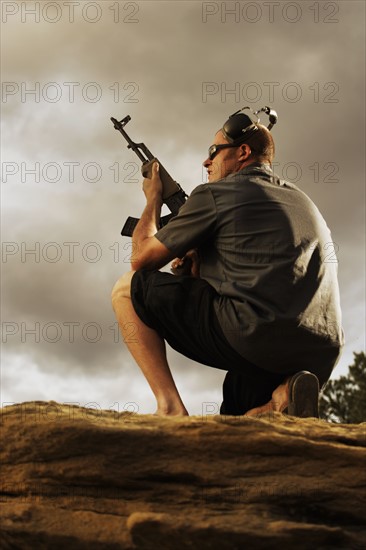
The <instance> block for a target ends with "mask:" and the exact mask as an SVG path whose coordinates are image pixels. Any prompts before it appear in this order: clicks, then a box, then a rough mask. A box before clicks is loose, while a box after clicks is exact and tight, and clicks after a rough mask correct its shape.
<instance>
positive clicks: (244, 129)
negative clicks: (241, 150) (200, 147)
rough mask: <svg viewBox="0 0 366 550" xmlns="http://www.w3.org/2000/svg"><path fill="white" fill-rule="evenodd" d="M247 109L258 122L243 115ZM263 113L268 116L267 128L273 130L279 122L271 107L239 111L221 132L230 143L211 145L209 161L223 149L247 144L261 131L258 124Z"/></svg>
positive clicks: (230, 117)
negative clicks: (260, 114)
mask: <svg viewBox="0 0 366 550" xmlns="http://www.w3.org/2000/svg"><path fill="white" fill-rule="evenodd" d="M245 109H249V110H250V111H251V113H252V115H254V116H255V117H256V119H257V120H256V121H254V120H252V119H251V118H250V117H249V116H248V115H246V114H244V113H242V111H244V110H245ZM262 112H264V113H265V114H266V115H268V117H269V124H268V126H267V128H268V130H271V128H272V127H273V126H274V125H275V124H276V122H277V120H278V116H277V113H276V111H274V110H273V109H271V108H270V107H262V109H258V111H253V110H252V109H251V107H243V108H242V109H239V111H236V113H233V114H232V115H230V116H229V118H228V119H227V121H226V122H225V124H224V125H223V127H222V128H221V132H222V133H223V135H224V137H225V139H227V141H228V142H229V143H224V144H220V145H211V147H210V148H209V150H208V157H209V159H210V160H213V159H214V158H215V156H216V155H217V153H218V152H219V151H220V150H221V149H226V148H228V147H238V146H239V145H241V144H242V143H245V142H246V141H247V140H248V139H249V138H250V137H251V136H252V135H254V134H255V132H257V131H258V130H259V128H258V124H259V122H260V119H259V116H258V113H262Z"/></svg>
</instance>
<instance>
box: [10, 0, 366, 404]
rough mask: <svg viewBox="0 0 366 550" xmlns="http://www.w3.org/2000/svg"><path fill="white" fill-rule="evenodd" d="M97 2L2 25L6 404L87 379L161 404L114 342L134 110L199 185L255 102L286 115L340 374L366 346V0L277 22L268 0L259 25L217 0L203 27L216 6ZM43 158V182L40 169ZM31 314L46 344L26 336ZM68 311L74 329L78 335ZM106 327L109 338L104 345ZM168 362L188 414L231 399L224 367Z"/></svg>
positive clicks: (287, 165) (285, 157) (133, 164)
mask: <svg viewBox="0 0 366 550" xmlns="http://www.w3.org/2000/svg"><path fill="white" fill-rule="evenodd" d="M11 4H15V3H11ZM23 4H24V3H23ZM30 4H31V3H28V5H30ZM53 4H55V3H53ZM57 4H58V5H59V7H60V9H62V10H65V6H64V3H62V2H58V3H57ZM81 4H82V3H81ZM96 4H98V5H99V6H100V9H101V10H102V17H101V19H100V20H99V21H97V22H95V23H91V22H88V21H87V20H85V17H84V18H83V16H82V15H81V11H79V10H81V9H82V5H83V6H85V3H84V4H82V5H81V6H80V7H79V8H78V9H77V7H76V6H75V17H74V22H69V20H68V16H67V12H65V11H62V17H61V19H60V21H58V22H56V23H53V24H52V23H49V22H47V21H46V20H45V18H44V17H42V15H41V17H40V22H39V23H35V22H34V21H33V20H32V18H31V17H30V16H29V17H27V18H26V22H24V23H22V22H21V19H20V11H19V13H18V15H14V16H10V15H9V17H8V20H7V21H6V22H4V23H3V70H2V77H3V81H4V82H5V83H6V84H5V85H6V86H7V87H6V88H5V89H4V88H3V91H4V90H5V92H7V93H8V95H7V96H5V100H4V96H3V103H2V114H3V119H4V122H3V135H4V136H6V140H5V139H4V140H3V154H2V157H3V176H4V166H5V170H7V172H6V173H7V174H8V178H7V181H6V182H3V209H2V215H3V227H4V229H3V240H4V242H5V243H7V244H5V246H6V247H7V248H6V249H5V252H7V253H8V255H7V257H6V259H7V261H6V262H5V260H4V258H3V264H2V268H3V269H2V271H3V312H2V317H3V322H6V323H8V324H7V325H6V327H5V328H6V331H7V332H6V340H7V341H6V343H5V344H4V367H3V383H4V388H5V389H4V398H5V399H4V400H15V401H16V400H25V399H33V398H35V397H37V396H38V397H39V398H45V399H47V398H51V397H52V396H55V398H57V399H58V400H65V401H66V400H67V399H69V396H71V397H73V396H78V398H79V399H82V398H83V397H84V396H83V392H82V390H80V389H81V388H85V387H87V388H88V390H87V391H86V393H87V394H88V395H89V396H91V397H92V398H93V399H94V400H97V401H98V399H99V400H100V401H101V402H103V403H104V406H106V407H108V406H109V405H108V402H109V401H112V400H115V401H116V400H118V401H123V402H128V401H129V400H132V394H133V395H134V396H135V397H136V395H139V396H140V397H141V401H142V402H143V403H145V405H144V404H143V403H142V405H141V406H142V408H143V407H144V406H147V405H146V403H148V404H149V405H148V406H150V405H151V403H152V401H149V400H150V399H151V398H150V397H148V396H149V389H148V388H147V385H146V383H145V382H144V380H143V378H142V375H141V374H140V373H139V372H138V371H137V367H135V366H134V364H133V361H132V360H131V358H130V357H129V354H128V352H127V350H126V349H125V347H124V346H123V344H122V343H121V342H120V343H115V342H114V335H115V332H114V328H113V324H114V323H115V321H114V316H113V313H112V310H111V307H110V303H109V294H110V289H111V287H112V286H113V284H114V282H115V280H116V279H117V278H118V276H119V275H121V274H122V273H123V272H124V271H126V270H127V269H128V268H129V265H128V252H129V251H128V241H127V240H124V239H122V238H121V237H120V236H119V231H120V228H121V225H122V223H123V221H124V219H125V218H126V216H127V215H129V214H132V215H138V214H139V213H140V212H141V210H142V208H143V205H144V201H143V195H142V192H141V189H140V183H136V182H131V181H128V179H129V178H130V179H131V178H132V179H133V180H134V179H137V180H140V177H139V174H138V170H139V166H138V165H137V158H136V159H135V158H134V155H133V154H132V152H131V151H128V150H127V148H126V146H125V143H124V142H123V141H122V139H121V137H120V135H119V134H117V133H116V132H115V131H114V129H113V127H112V124H111V122H110V121H109V117H110V116H115V117H117V118H119V117H123V116H125V115H126V114H130V115H131V116H132V121H131V122H130V123H129V126H128V130H129V131H130V133H131V136H132V137H133V138H134V139H135V140H137V141H139V140H142V141H145V142H146V144H147V145H148V146H149V147H150V148H151V149H152V151H153V152H155V153H156V154H157V155H158V156H159V157H160V160H161V161H162V162H163V163H164V164H165V165H166V167H167V168H168V169H169V171H171V172H172V173H173V174H174V176H175V177H176V178H177V179H178V180H179V181H180V182H181V183H182V184H183V186H184V187H185V189H186V190H187V191H188V192H190V191H191V190H192V189H193V187H194V186H195V185H196V184H198V183H201V182H202V181H203V178H204V174H203V171H202V167H201V165H200V163H201V162H202V160H203V159H204V158H205V155H206V151H207V146H208V145H209V144H210V143H211V140H212V137H213V134H214V133H215V131H216V130H217V129H218V128H219V127H220V125H221V124H222V123H223V122H224V120H225V119H226V118H227V116H228V115H229V114H231V113H232V112H234V111H235V110H237V109H239V108H240V107H242V106H244V105H246V104H249V105H252V106H253V107H255V108H259V107H262V106H263V105H266V104H272V105H273V106H274V107H275V108H276V109H277V111H278V113H279V124H278V126H277V127H275V129H274V130H273V134H274V136H275V139H276V145H277V158H276V160H277V162H278V165H277V166H276V170H277V172H278V173H279V174H280V175H285V176H287V177H289V178H290V179H291V178H292V179H294V180H295V181H296V183H297V184H298V185H299V186H300V187H301V188H302V189H303V190H304V191H305V192H306V193H307V194H309V196H310V197H311V198H312V199H313V200H314V202H315V203H316V204H317V205H318V207H319V208H320V210H321V211H322V213H323V214H324V216H325V218H326V220H327V222H328V225H329V227H330V228H331V230H332V235H333V240H334V242H335V244H336V245H337V254H338V258H339V275H340V284H341V295H342V305H343V315H344V325H345V330H346V335H347V346H346V349H345V353H344V356H343V358H342V360H341V362H340V364H339V367H337V370H336V374H337V373H338V374H339V373H342V372H345V369H346V366H347V365H348V364H349V363H350V361H352V351H353V350H360V349H363V348H364V340H363V335H364V327H363V325H362V323H361V318H363V315H362V313H363V307H362V306H361V303H362V292H363V286H364V241H363V238H364V228H365V227H364V226H365V224H364V171H363V160H362V158H363V157H362V156H361V155H363V151H364V145H365V144H364V136H363V124H362V121H363V115H364V101H363V98H364V84H363V82H364V73H363V67H364V45H363V44H364V26H363V21H364V4H363V3H362V2H357V1H347V2H331V3H327V6H328V7H327V8H326V7H325V4H322V3H313V2H301V3H300V2H298V3H281V6H280V8H278V9H277V8H276V11H275V12H274V14H275V18H274V21H273V22H272V23H271V22H270V21H269V16H268V8H266V10H267V11H265V8H264V6H263V4H262V3H257V4H258V5H260V6H261V9H262V17H261V18H260V20H258V22H257V23H254V22H252V23H250V22H248V21H246V20H245V18H244V16H243V13H244V14H245V15H246V17H247V18H252V19H253V18H255V13H254V11H252V12H250V11H242V12H241V16H240V18H239V19H240V20H239V22H237V23H236V22H235V20H234V17H233V16H229V15H228V16H227V20H226V22H225V21H224V22H221V13H220V10H223V7H222V6H223V5H224V4H226V5H228V4H229V3H221V2H213V3H210V6H211V7H212V6H213V9H216V8H217V9H218V10H219V11H218V13H217V14H215V15H214V16H208V17H207V22H206V23H204V22H203V20H202V17H203V16H202V13H203V11H202V10H204V3H201V2H184V1H183V2H137V3H129V5H130V6H132V8H131V7H128V6H127V5H126V3H123V2H120V3H119V6H120V13H119V18H120V22H119V23H114V22H113V16H114V12H113V10H111V9H109V8H110V7H111V6H112V5H115V4H116V3H112V2H99V3H96ZM230 4H233V5H234V4H235V3H230ZM238 4H240V5H241V6H244V5H245V4H246V3H238ZM252 4H253V3H252ZM276 4H277V3H276ZM286 4H287V6H288V7H287V9H288V11H287V12H286V11H285V12H283V10H284V9H286V8H285V7H284V6H285V5H286ZM290 4H297V5H298V6H300V7H301V11H300V12H299V13H301V18H300V19H299V20H298V21H297V22H294V23H290V22H289V21H286V17H287V19H291V18H292V19H295V18H296V17H295V16H296V13H295V12H294V11H291V7H289V6H290ZM40 5H41V7H42V6H44V5H45V3H40ZM205 5H207V3H206V4H205ZM312 5H314V6H315V5H318V9H319V13H318V14H316V13H315V12H314V11H311V6H312ZM18 6H19V9H20V8H21V3H20V2H19V3H18ZM134 6H137V8H138V11H136V12H133V9H134ZM332 6H333V9H334V10H335V8H339V9H338V11H337V13H336V11H334V13H333V12H332ZM241 9H242V10H244V9H245V8H243V7H242V8H241ZM252 9H253V10H254V8H252ZM90 10H91V11H89V12H87V13H88V17H89V18H93V17H94V15H93V11H92V9H90ZM47 13H48V17H49V18H51V17H54V16H55V14H54V15H53V14H52V12H51V11H49V12H47ZM55 13H56V12H55ZM258 13H259V12H258ZM284 13H285V16H286V17H285V16H284V15H283V14H284ZM84 15H85V14H84ZM316 16H318V18H319V22H318V23H315V22H314V18H315V17H316ZM327 18H328V20H332V21H333V22H331V21H329V22H328V23H325V22H324V20H325V19H327ZM123 19H126V21H125V22H123ZM131 19H136V21H137V22H128V20H131ZM336 19H338V22H336V21H335V20H336ZM3 21H4V18H3ZM345 37H347V38H345ZM52 83H53V84H52ZM68 83H69V84H68ZM71 83H72V84H71ZM32 88H33V89H35V90H36V92H35V95H33V96H32V95H31V94H30V93H27V91H28V92H29V90H31V89H32ZM12 92H14V93H13V95H11V93H12ZM72 94H74V95H72ZM98 94H99V95H100V97H99V100H95V98H96V97H98ZM271 94H272V96H271ZM58 95H60V97H59V99H58V100H57V101H56V100H55V98H57V96H58ZM256 96H257V101H255V98H256ZM4 162H5V163H8V164H6V165H4ZM9 163H13V164H9ZM35 163H39V167H38V171H39V182H37V181H35V180H36V179H37V177H38V176H34V174H31V173H30V172H29V171H30V170H32V169H33V170H34V169H36V171H37V167H36V164H35ZM70 163H74V164H73V165H72V167H71V165H70ZM115 163H118V169H119V176H118V179H119V181H118V182H117V183H116V182H115V181H114V177H115V174H116V169H117V168H116V167H117V165H116V164H115ZM12 170H13V171H16V173H15V174H14V175H12ZM71 170H73V177H71ZM27 171H28V172H27ZM6 173H5V175H6ZM58 176H59V179H57V177H58ZM98 176H100V177H99V178H98ZM22 178H23V180H24V181H22ZM53 180H54V181H53ZM94 180H95V181H94ZM96 180H98V181H96ZM123 180H124V181H123ZM37 243H38V244H37ZM50 243H54V244H53V245H52V244H50ZM65 243H69V244H65ZM70 243H73V244H70ZM93 243H94V245H93ZM32 247H33V248H35V250H36V253H35V254H33V255H32V254H31V253H29V250H30V249H31V248H32ZM37 247H38V248H37ZM72 247H73V248H72ZM124 247H126V248H124ZM71 249H72V250H73V251H74V258H73V261H72V260H71V259H70V254H71ZM27 250H28V253H27ZM22 253H23V256H22ZM99 253H101V256H100V258H98V259H97V260H96V261H93V254H97V255H98V254H99ZM57 254H61V256H60V258H59V259H58V261H52V258H54V256H55V255H56V256H57ZM37 259H38V260H39V261H37ZM11 323H13V325H12V324H11ZM21 323H23V325H21ZM36 323H39V327H40V328H39V330H40V338H39V342H38V341H36V336H35V334H34V333H33V334H32V333H31V332H29V331H31V328H32V327H35V326H36ZM72 323H79V324H74V325H72V326H73V327H74V336H73V339H72V341H70V330H71V324H72ZM93 324H94V325H93ZM37 326H38V325H37ZM98 326H99V327H100V330H101V337H100V339H99V340H98V341H95V342H92V341H90V340H92V339H93V338H94V337H95V338H96V336H97V334H96V333H93V328H94V330H97V327H98ZM17 327H18V332H17V333H15V330H16V328H17ZM45 327H46V328H45ZM57 327H59V328H57ZM85 327H87V328H86V329H85ZM110 327H112V328H110ZM3 328H4V325H3ZM83 329H84V333H83ZM42 330H43V331H45V332H44V334H42ZM58 330H59V331H61V337H60V339H59V340H57V341H56V337H57V336H58V335H59V333H58V332H57V331H58ZM12 331H14V334H11V332H12ZM27 331H28V332H27ZM52 339H54V340H55V341H54V342H52V341H51V340H52ZM22 340H24V341H22ZM170 357H171V359H172V365H173V370H174V373H175V374H176V376H177V380H178V381H179V384H178V385H179V387H180V388H181V389H182V393H183V395H184V396H186V399H187V400H188V402H189V404H190V406H191V410H192V408H193V412H194V411H195V412H198V413H199V412H200V410H201V403H202V401H209V397H210V395H211V396H214V399H216V401H218V400H219V395H220V393H219V392H220V383H221V381H222V378H223V373H222V372H218V371H215V370H214V369H208V368H206V367H203V366H199V365H197V364H194V363H192V362H191V361H188V360H186V359H185V358H183V357H181V356H179V355H178V354H176V353H175V352H173V351H170ZM15 373H16V376H15ZM91 380H92V381H93V382H92V383H91V382H90V381H91ZM98 380H99V381H100V382H98ZM114 380H117V381H118V383H117V382H114ZM88 384H89V385H88ZM90 384H92V385H93V389H92V388H91V385H90ZM46 386H48V387H46ZM67 388H69V389H67ZM66 394H67V395H66ZM63 395H65V398H64V399H63ZM91 397H90V398H91ZM136 399H137V398H136ZM136 399H135V400H136ZM145 410H147V409H145ZM150 410H151V407H150Z"/></svg>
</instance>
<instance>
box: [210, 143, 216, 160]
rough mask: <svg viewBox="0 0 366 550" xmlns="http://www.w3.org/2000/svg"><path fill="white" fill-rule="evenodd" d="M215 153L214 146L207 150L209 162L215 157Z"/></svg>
mask: <svg viewBox="0 0 366 550" xmlns="http://www.w3.org/2000/svg"><path fill="white" fill-rule="evenodd" d="M216 153H217V147H216V145H211V147H210V148H209V150H208V158H209V159H210V160H213V159H214V158H215V156H216Z"/></svg>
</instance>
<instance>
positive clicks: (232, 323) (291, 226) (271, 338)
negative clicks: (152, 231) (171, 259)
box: [155, 164, 343, 372]
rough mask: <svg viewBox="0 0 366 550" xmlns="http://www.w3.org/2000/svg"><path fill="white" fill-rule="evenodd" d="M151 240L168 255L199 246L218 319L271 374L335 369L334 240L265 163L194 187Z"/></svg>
mask: <svg viewBox="0 0 366 550" xmlns="http://www.w3.org/2000/svg"><path fill="white" fill-rule="evenodd" d="M155 236H156V238H157V239H159V241H161V242H162V243H163V244H164V245H165V246H166V247H167V248H169V249H170V250H171V251H172V252H174V254H176V256H177V257H182V256H183V255H184V254H185V253H186V252H187V251H188V250H189V249H191V248H198V250H199V254H200V257H201V267H200V276H201V278H202V279H205V280H206V281H207V282H208V283H210V284H211V285H212V286H213V287H214V288H215V290H216V291H217V293H218V295H217V298H216V300H215V304H214V305H215V311H216V313H217V317H218V319H219V322H220V325H221V327H222V329H223V332H224V334H225V336H226V339H227V340H228V342H229V343H230V344H231V345H232V346H233V347H234V349H236V350H237V352H238V353H239V354H241V355H242V356H243V357H245V358H246V359H248V360H249V361H252V362H253V363H255V364H256V365H258V366H260V367H263V368H266V369H267V370H273V371H279V370H280V369H283V371H284V372H285V371H286V370H287V369H288V368H293V367H294V363H296V365H298V367H299V369H298V370H301V369H304V368H305V369H306V368H309V364H311V365H312V366H315V365H318V367H319V369H321V370H322V369H323V368H324V369H325V371H329V368H330V367H333V366H334V364H335V362H336V360H337V357H338V355H339V350H340V348H341V346H342V345H343V332H342V328H341V311H340V304H339V290H338V282H337V259H336V256H335V248H336V246H335V244H334V243H333V242H332V238H331V234H330V231H329V229H328V227H327V225H326V223H325V221H324V219H323V217H322V215H321V214H320V212H319V210H318V209H317V207H316V206H315V205H314V203H313V202H312V201H311V200H310V199H309V197H308V196H307V195H306V194H305V193H303V192H302V191H301V190H300V189H298V188H297V187H296V186H295V185H293V184H292V183H288V182H286V181H282V180H280V179H279V178H278V177H277V176H275V175H274V174H273V173H272V170H271V168H270V166H269V165H265V164H261V165H259V164H252V165H249V166H247V167H245V168H244V169H243V170H241V171H240V172H237V173H236V174H232V175H230V176H228V177H226V178H224V179H222V180H220V181H216V182H213V183H207V184H203V185H199V186H198V187H196V188H195V189H194V191H193V192H192V194H191V195H190V197H189V198H188V200H187V202H186V203H185V204H184V205H183V206H182V207H181V209H180V211H179V214H178V215H177V216H176V217H175V218H173V219H172V220H171V221H170V222H169V223H168V225H166V226H165V227H163V228H162V229H160V230H159V231H158V232H157V233H156V235H155Z"/></svg>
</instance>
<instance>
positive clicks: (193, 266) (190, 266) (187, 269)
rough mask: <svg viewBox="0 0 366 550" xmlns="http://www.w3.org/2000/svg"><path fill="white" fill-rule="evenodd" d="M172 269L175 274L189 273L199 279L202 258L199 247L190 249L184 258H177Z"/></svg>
mask: <svg viewBox="0 0 366 550" xmlns="http://www.w3.org/2000/svg"><path fill="white" fill-rule="evenodd" d="M170 271H171V272H172V273H173V274H174V275H187V276H190V277H196V278H198V279H199V277H200V258H199V255H198V251H197V249H196V248H193V249H192V250H188V252H187V254H186V255H185V256H183V258H175V260H173V261H172V263H171V266H170Z"/></svg>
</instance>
